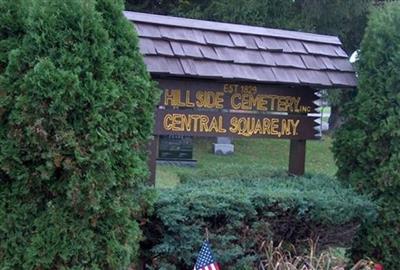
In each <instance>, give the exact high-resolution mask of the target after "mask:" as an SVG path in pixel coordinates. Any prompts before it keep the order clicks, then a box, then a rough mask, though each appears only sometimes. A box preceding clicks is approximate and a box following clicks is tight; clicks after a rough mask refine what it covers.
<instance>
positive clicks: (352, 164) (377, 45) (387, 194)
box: [333, 2, 400, 270]
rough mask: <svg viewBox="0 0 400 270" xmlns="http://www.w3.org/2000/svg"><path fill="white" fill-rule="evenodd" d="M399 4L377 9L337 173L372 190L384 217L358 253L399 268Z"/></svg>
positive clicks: (338, 147) (340, 141)
mask: <svg viewBox="0 0 400 270" xmlns="http://www.w3.org/2000/svg"><path fill="white" fill-rule="evenodd" d="M399 28H400V3H399V2H397V3H393V4H388V5H387V6H386V7H385V8H382V9H379V10H376V11H375V12H374V13H373V14H372V16H371V18H370V22H369V24H368V28H367V30H366V34H365V37H364V40H363V42H362V46H361V55H360V61H359V90H358V94H357V96H356V98H355V100H354V102H352V103H351V104H350V105H349V106H348V108H347V110H346V119H345V124H344V125H343V127H342V128H341V129H340V130H339V131H338V132H337V134H336V138H335V141H334V147H333V150H334V153H335V157H336V163H337V165H338V168H339V170H338V176H339V177H340V179H342V180H343V181H344V182H346V183H350V184H351V185H353V186H354V187H356V188H357V189H358V190H359V191H360V192H362V193H365V194H372V196H373V198H375V199H376V201H377V202H378V204H379V206H380V218H379V220H378V222H377V223H376V224H374V225H373V226H372V227H368V228H364V234H361V235H360V236H359V241H357V243H356V244H355V247H354V255H355V256H361V255H368V256H371V257H373V258H375V259H378V260H380V261H382V262H383V263H384V265H385V269H393V270H396V269H398V259H399V257H400V215H399V213H400V196H399V192H400V170H399V168H400V167H399V164H400V133H399V127H400V106H399V105H400V32H399V30H398V29H399Z"/></svg>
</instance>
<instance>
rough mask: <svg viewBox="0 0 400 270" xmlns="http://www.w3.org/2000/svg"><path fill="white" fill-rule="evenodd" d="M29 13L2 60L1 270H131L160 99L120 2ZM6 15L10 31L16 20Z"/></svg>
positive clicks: (76, 0)
mask: <svg viewBox="0 0 400 270" xmlns="http://www.w3.org/2000/svg"><path fill="white" fill-rule="evenodd" d="M5 2H12V1H1V2H0V3H1V4H2V5H3V4H4V3H5ZM15 3H17V2H15ZM10 5H11V4H10ZM27 6H28V7H29V13H28V12H27V14H26V16H24V18H23V19H21V18H20V16H18V14H20V12H17V11H14V13H13V14H14V15H12V16H16V17H15V21H19V20H21V21H22V22H23V23H22V24H21V25H22V26H21V27H20V28H18V27H17V28H13V29H16V30H13V31H12V33H13V34H12V35H14V36H15V38H18V33H20V32H22V33H26V34H25V35H23V38H22V41H21V42H15V43H14V44H15V45H13V46H14V47H15V48H14V50H12V51H11V52H10V53H9V54H8V55H7V58H8V59H9V62H8V63H7V62H5V61H4V60H1V61H2V63H6V64H7V66H6V70H5V72H4V74H2V76H1V77H0V89H1V90H2V91H4V95H3V96H1V97H0V104H1V108H2V110H4V113H3V114H2V115H1V119H0V176H1V179H0V268H1V269H126V268H127V267H128V265H129V264H131V263H132V262H133V261H134V260H135V258H136V257H137V254H138V248H139V247H138V243H139V241H140V239H141V231H140V229H139V226H138V222H137V220H138V219H140V218H141V215H142V212H143V211H145V210H146V208H147V207H148V203H149V202H150V198H151V194H149V192H147V191H146V190H145V189H144V188H143V187H141V186H142V185H143V183H144V182H145V181H146V178H147V175H148V172H147V169H146V168H147V166H146V156H147V153H146V145H147V140H148V137H149V135H150V134H151V127H152V123H153V106H154V103H155V97H156V95H157V93H156V90H155V88H154V87H153V84H152V82H151V81H150V77H149V74H148V73H147V71H146V69H145V66H144V64H143V61H142V59H141V56H140V54H139V51H138V46H137V42H138V41H137V37H136V35H135V33H134V31H133V27H132V25H131V24H130V23H129V22H128V21H126V20H125V19H124V17H123V15H122V9H123V8H122V7H123V5H122V2H121V1H115V0H98V1H95V0H85V1H81V0H68V1H64V0H32V1H29V4H28V5H27ZM1 9H2V10H3V6H2V7H1ZM1 16H2V17H0V18H1V19H2V20H3V21H2V23H3V22H4V23H5V24H6V25H4V24H2V26H1V27H2V28H1V29H2V35H3V31H4V30H3V29H7V28H8V27H10V28H12V27H14V26H13V25H12V24H13V23H14V20H7V18H6V16H3V14H2V15H1ZM4 18H5V19H4ZM15 33H16V34H15ZM2 39H3V36H2ZM2 53H4V51H2ZM2 59H4V57H3V56H2ZM149 196H150V197H149Z"/></svg>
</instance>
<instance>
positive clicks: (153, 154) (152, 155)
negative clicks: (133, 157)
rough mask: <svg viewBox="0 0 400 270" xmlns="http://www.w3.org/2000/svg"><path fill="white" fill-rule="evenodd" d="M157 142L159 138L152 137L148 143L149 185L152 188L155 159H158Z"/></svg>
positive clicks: (154, 176)
mask: <svg viewBox="0 0 400 270" xmlns="http://www.w3.org/2000/svg"><path fill="white" fill-rule="evenodd" d="M158 141H159V136H158V135H154V136H153V139H152V140H151V141H150V147H149V161H148V165H149V171H150V177H149V185H151V186H154V185H155V184H156V164H157V157H158Z"/></svg>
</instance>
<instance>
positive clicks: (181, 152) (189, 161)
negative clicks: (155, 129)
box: [157, 135, 196, 165]
mask: <svg viewBox="0 0 400 270" xmlns="http://www.w3.org/2000/svg"><path fill="white" fill-rule="evenodd" d="M157 163H164V164H165V163H167V164H174V165H194V164H195V163H196V161H195V160H193V137H191V136H181V135H161V136H160V138H159V148H158V159H157Z"/></svg>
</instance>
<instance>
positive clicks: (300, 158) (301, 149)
mask: <svg viewBox="0 0 400 270" xmlns="http://www.w3.org/2000/svg"><path fill="white" fill-rule="evenodd" d="M305 163H306V140H290V152H289V174H290V175H295V176H301V175H304V171H305Z"/></svg>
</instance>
